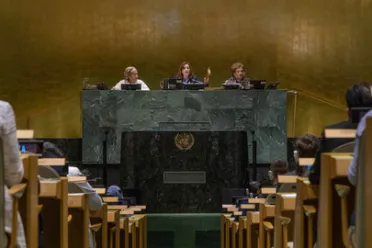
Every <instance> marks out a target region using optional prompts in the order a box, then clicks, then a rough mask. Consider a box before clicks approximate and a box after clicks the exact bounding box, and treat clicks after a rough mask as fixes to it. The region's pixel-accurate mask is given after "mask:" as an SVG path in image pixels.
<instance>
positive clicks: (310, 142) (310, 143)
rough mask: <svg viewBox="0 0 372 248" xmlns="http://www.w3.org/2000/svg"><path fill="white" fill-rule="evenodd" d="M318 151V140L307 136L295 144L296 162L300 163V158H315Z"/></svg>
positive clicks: (309, 135) (312, 136)
mask: <svg viewBox="0 0 372 248" xmlns="http://www.w3.org/2000/svg"><path fill="white" fill-rule="evenodd" d="M318 149H319V140H318V138H317V137H315V136H314V135H311V134H305V135H304V136H302V137H301V138H299V139H297V140H296V142H295V151H294V156H295V159H296V162H298V158H314V157H315V154H316V152H317V151H318Z"/></svg>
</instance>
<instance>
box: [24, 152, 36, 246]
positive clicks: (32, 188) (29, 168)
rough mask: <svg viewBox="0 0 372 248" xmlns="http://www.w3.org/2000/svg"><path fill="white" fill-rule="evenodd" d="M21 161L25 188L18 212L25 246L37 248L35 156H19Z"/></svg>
mask: <svg viewBox="0 0 372 248" xmlns="http://www.w3.org/2000/svg"><path fill="white" fill-rule="evenodd" d="M21 159H22V163H23V167H24V175H23V177H24V181H25V182H26V184H27V187H26V190H25V194H24V195H23V196H22V198H21V199H20V206H19V212H20V215H21V218H22V222H23V228H24V229H25V235H26V242H27V246H28V247H37V246H38V237H39V226H38V223H39V221H38V219H39V218H38V214H39V213H38V178H37V167H38V165H37V156H35V155H21Z"/></svg>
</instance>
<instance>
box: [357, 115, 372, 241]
mask: <svg viewBox="0 0 372 248" xmlns="http://www.w3.org/2000/svg"><path fill="white" fill-rule="evenodd" d="M371 148H372V118H367V119H366V129H365V130H364V133H363V136H362V138H361V140H360V143H359V156H358V158H359V161H358V182H357V186H356V187H357V196H356V243H357V246H356V247H358V248H367V247H369V246H370V245H371V244H372V236H371V235H370V233H369V231H368V230H369V229H370V227H371V226H372V213H371V211H370V208H371V206H372V191H371V189H372V181H371V178H372V153H371V152H370V151H369V149H371Z"/></svg>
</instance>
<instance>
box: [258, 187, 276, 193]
mask: <svg viewBox="0 0 372 248" xmlns="http://www.w3.org/2000/svg"><path fill="white" fill-rule="evenodd" d="M275 193H276V188H261V194H275Z"/></svg>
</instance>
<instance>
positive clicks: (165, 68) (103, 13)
mask: <svg viewBox="0 0 372 248" xmlns="http://www.w3.org/2000/svg"><path fill="white" fill-rule="evenodd" d="M371 9H372V7H371V1H370V0H361V1H350V0H329V1H324V0H313V1H307V0H278V1H271V0H270V1H269V0H234V1H230V2H228V1H218V0H217V1H216V0H204V1H198V0H180V1H174V0H159V1H153V0H141V1H123V0H111V1H102V0H100V1H98V0H89V1H88V0H80V1H74V0H63V1H62V0H55V1H47V0H35V1H26V0H19V1H11V0H3V1H2V3H1V7H0V37H1V39H0V47H1V53H0V99H4V100H7V101H10V102H11V103H12V105H13V106H14V108H15V110H16V114H17V122H18V127H19V128H33V129H35V131H36V135H37V136H38V137H58V138H70V137H80V135H81V124H80V97H79V92H80V89H81V86H82V80H83V78H85V77H89V78H93V79H95V80H103V81H105V82H106V83H108V84H109V85H113V84H115V83H116V82H117V81H119V80H120V79H121V77H122V74H123V70H124V68H125V67H126V66H128V65H135V66H136V67H138V69H139V71H140V75H141V77H142V79H143V80H144V81H145V82H147V83H148V84H149V86H150V87H151V88H152V89H158V88H159V81H160V80H161V79H162V78H165V77H170V76H173V75H174V74H175V73H176V71H177V68H178V65H179V63H180V62H181V61H182V60H187V61H190V62H191V64H192V65H193V67H194V70H195V71H196V73H197V74H198V75H199V77H203V75H204V73H205V69H206V67H208V66H210V67H211V68H212V74H213V75H212V78H211V84H212V86H218V85H219V84H220V83H221V82H223V80H224V79H226V78H227V77H229V74H230V73H229V67H230V65H231V63H233V62H235V61H242V62H243V63H244V64H245V65H246V67H247V69H248V75H249V76H250V77H251V78H255V79H267V80H278V81H279V82H280V83H281V87H282V88H289V89H297V90H300V91H301V92H304V93H303V94H302V93H301V94H299V95H298V105H297V118H296V124H295V129H293V128H294V126H293V111H292V108H293V101H292V100H293V99H290V100H289V107H288V113H289V118H288V134H289V136H293V135H296V136H298V135H301V134H304V133H306V132H312V133H314V134H320V131H321V128H322V126H324V125H325V124H329V123H332V122H335V121H339V120H342V119H344V117H345V112H344V110H343V109H342V108H343V95H344V91H345V89H346V88H347V87H348V86H349V85H350V84H351V83H353V82H355V81H360V80H370V79H371V78H372V75H371V73H372V70H371V68H372V60H371V59H370V57H371V56H370V55H371V53H372V52H371V49H370V44H371V41H372V32H371V30H370V29H371V28H370V27H371V23H372V12H371ZM290 98H291V97H290ZM314 99H315V100H314ZM319 99H320V100H319ZM324 101H325V102H326V103H324ZM328 103H330V104H328Z"/></svg>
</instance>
